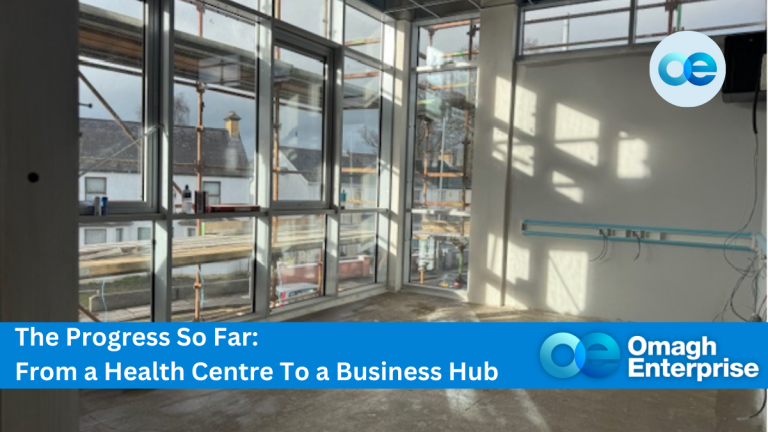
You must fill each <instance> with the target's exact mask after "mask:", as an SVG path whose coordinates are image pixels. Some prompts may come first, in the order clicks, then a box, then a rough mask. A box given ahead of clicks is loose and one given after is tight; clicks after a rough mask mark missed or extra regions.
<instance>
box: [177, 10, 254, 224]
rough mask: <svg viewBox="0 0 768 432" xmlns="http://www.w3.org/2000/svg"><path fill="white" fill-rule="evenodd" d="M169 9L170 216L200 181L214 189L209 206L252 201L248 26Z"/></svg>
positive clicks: (251, 82) (214, 14) (251, 33)
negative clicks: (172, 32) (172, 34)
mask: <svg viewBox="0 0 768 432" xmlns="http://www.w3.org/2000/svg"><path fill="white" fill-rule="evenodd" d="M175 5H176V21H175V24H174V27H175V29H176V35H175V48H174V49H175V56H176V57H175V70H174V72H175V78H176V84H175V86H174V93H175V95H174V113H173V117H174V124H175V126H174V148H173V180H174V183H175V188H176V193H175V200H176V211H177V212H180V211H182V199H183V195H184V194H183V191H184V190H185V189H186V188H187V187H189V190H190V194H191V195H192V197H194V196H195V195H194V192H195V191H198V190H204V188H203V185H204V184H206V183H207V182H215V183H219V184H220V191H219V194H218V197H214V198H215V200H214V199H210V198H212V197H210V195H209V203H211V204H255V201H256V198H255V193H254V191H255V182H254V165H253V164H254V162H253V160H254V154H255V149H256V103H255V101H254V100H255V96H256V83H255V80H254V77H255V70H256V56H255V52H256V27H255V24H252V23H247V22H244V20H242V19H239V18H238V19H235V18H233V17H231V16H227V15H224V14H222V13H220V12H218V11H217V10H214V9H210V8H202V9H198V8H197V7H195V5H193V4H190V3H188V2H186V1H182V0H177V1H176V3H175ZM200 18H202V21H198V20H199V19H200ZM200 22H202V25H200V24H199V23H200ZM214 201H216V202H214Z"/></svg>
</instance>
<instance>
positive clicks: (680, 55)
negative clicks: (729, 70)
mask: <svg viewBox="0 0 768 432" xmlns="http://www.w3.org/2000/svg"><path fill="white" fill-rule="evenodd" d="M650 74H651V83H652V84H653V87H654V88H655V89H656V92H657V93H658V94H659V96H661V97H662V98H663V99H664V100H666V101H667V102H669V103H671V104H672V105H676V106H679V107H697V106H699V105H703V104H705V103H707V102H709V101H710V100H712V98H713V97H715V95H717V93H718V92H719V91H720V88H721V87H722V86H723V82H724V81H725V57H723V52H722V50H720V47H719V46H718V45H717V44H716V43H715V42H714V41H713V40H712V39H710V38H709V37H708V36H705V35H703V34H701V33H696V32H692V31H682V32H677V33H674V34H672V35H670V36H667V37H666V38H665V39H664V40H663V41H661V42H660V43H659V45H658V46H656V49H655V50H654V51H653V55H652V56H651V64H650Z"/></svg>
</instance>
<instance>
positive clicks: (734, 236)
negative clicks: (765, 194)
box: [723, 67, 762, 273]
mask: <svg viewBox="0 0 768 432" xmlns="http://www.w3.org/2000/svg"><path fill="white" fill-rule="evenodd" d="M761 76H762V67H760V68H758V72H757V82H756V84H755V97H754V99H753V101H752V132H753V133H754V136H755V152H754V155H753V157H752V168H753V180H754V185H753V190H752V192H753V196H752V208H751V210H750V212H749V217H747V221H746V222H745V223H744V225H742V226H741V228H739V229H738V230H737V231H736V232H734V233H732V234H730V235H729V236H728V237H727V238H726V239H725V242H724V243H723V246H724V247H723V257H724V258H725V261H726V262H727V263H728V265H730V266H731V267H732V268H733V269H734V270H736V271H737V272H739V273H743V272H744V271H745V270H746V269H743V268H741V267H739V266H737V265H736V264H734V263H733V262H732V261H731V260H730V259H729V258H728V248H727V246H730V245H731V244H733V243H735V242H736V239H737V238H738V236H739V235H741V234H743V233H744V232H745V231H746V230H747V228H748V227H749V225H750V224H751V223H752V220H753V219H754V217H755V212H756V210H757V201H758V196H759V195H760V193H759V189H760V184H759V179H758V177H759V161H760V138H759V130H758V128H757V101H758V98H759V96H760V78H761Z"/></svg>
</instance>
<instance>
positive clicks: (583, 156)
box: [555, 141, 600, 166]
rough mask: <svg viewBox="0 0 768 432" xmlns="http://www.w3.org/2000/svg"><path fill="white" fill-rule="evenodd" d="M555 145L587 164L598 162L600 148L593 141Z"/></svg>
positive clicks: (594, 164)
mask: <svg viewBox="0 0 768 432" xmlns="http://www.w3.org/2000/svg"><path fill="white" fill-rule="evenodd" d="M555 147H556V148H558V149H559V150H561V151H564V152H565V153H568V154H569V155H571V156H573V157H575V158H576V159H578V160H580V161H582V162H586V163H587V164H589V165H592V166H597V164H598V159H599V153H600V151H599V150H600V148H599V146H598V145H597V143H596V142H594V141H584V142H571V143H564V144H555Z"/></svg>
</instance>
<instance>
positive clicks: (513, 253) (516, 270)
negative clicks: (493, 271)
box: [507, 242, 531, 283]
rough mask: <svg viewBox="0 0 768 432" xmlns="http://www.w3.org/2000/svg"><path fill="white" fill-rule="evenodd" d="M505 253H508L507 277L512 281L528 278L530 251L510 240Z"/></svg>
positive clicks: (526, 279)
mask: <svg viewBox="0 0 768 432" xmlns="http://www.w3.org/2000/svg"><path fill="white" fill-rule="evenodd" d="M507 253H508V254H509V257H508V259H509V267H508V268H509V273H508V274H507V277H508V279H509V280H510V281H511V282H512V283H514V282H516V281H518V280H523V281H528V280H530V277H531V275H530V266H531V251H530V250H528V249H526V248H523V247H520V246H518V245H516V244H514V243H512V242H510V243H509V249H508V251H507Z"/></svg>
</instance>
